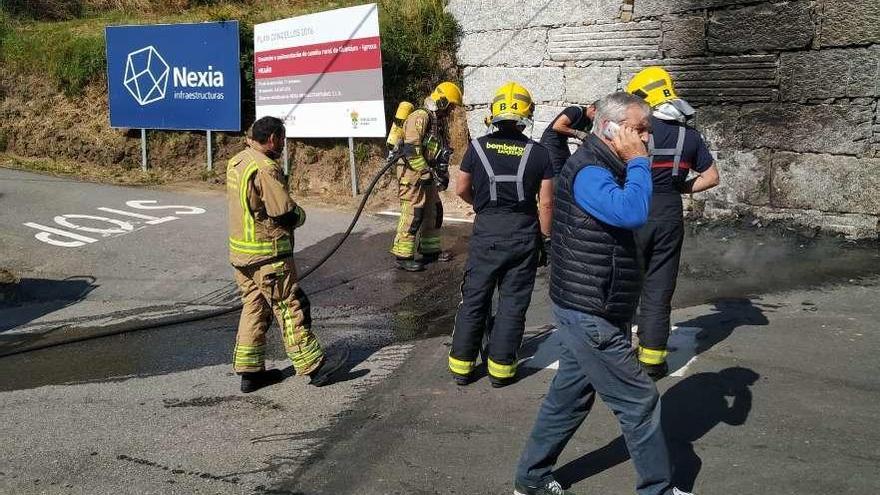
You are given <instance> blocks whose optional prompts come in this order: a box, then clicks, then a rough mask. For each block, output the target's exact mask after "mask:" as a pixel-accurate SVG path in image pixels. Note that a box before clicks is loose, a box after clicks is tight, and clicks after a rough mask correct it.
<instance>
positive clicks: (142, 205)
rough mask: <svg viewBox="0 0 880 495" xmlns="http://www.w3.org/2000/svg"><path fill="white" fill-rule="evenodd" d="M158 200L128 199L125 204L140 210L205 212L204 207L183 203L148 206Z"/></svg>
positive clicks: (197, 213) (198, 213) (194, 213)
mask: <svg viewBox="0 0 880 495" xmlns="http://www.w3.org/2000/svg"><path fill="white" fill-rule="evenodd" d="M156 203H158V201H155V200H151V199H141V200H137V201H126V202H125V205H126V206H128V207H130V208H135V209H138V210H170V209H172V208H173V209H176V210H178V211H175V212H174V214H175V215H201V214H202V213H204V212H205V209H204V208H199V207H198V206H181V205H170V206H148V205H155V204H156Z"/></svg>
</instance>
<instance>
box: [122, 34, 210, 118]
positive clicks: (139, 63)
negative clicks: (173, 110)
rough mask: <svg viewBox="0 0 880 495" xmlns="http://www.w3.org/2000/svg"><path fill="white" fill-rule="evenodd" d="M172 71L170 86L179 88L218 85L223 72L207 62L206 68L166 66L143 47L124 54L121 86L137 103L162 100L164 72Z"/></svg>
mask: <svg viewBox="0 0 880 495" xmlns="http://www.w3.org/2000/svg"><path fill="white" fill-rule="evenodd" d="M169 72H172V73H173V74H174V86H175V87H182V88H222V87H223V73H222V72H220V71H215V70H214V67H213V66H211V65H209V66H208V70H206V71H197V70H190V69H189V68H187V67H174V68H173V69H172V68H171V67H169V66H168V63H167V62H165V59H164V58H162V55H160V54H159V51H158V50H156V48H155V47H153V46H147V47H144V48H141V49H140V50H136V51H133V52H131V53H129V54H128V59H127V60H126V63H125V80H124V81H125V82H124V84H125V89H127V90H128V92H129V93H130V94H131V96H132V97H133V98H134V99H135V100H136V101H137V102H138V103H139V104H140V105H141V106H146V105H149V104H150V103H154V102H157V101H159V100H164V99H165V94H166V90H167V88H168V79H169V77H168V75H169V74H168V73H169Z"/></svg>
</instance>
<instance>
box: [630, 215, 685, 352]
mask: <svg viewBox="0 0 880 495" xmlns="http://www.w3.org/2000/svg"><path fill="white" fill-rule="evenodd" d="M683 242H684V222H683V221H682V219H681V218H678V219H658V220H653V219H652V220H649V221H648V223H647V224H645V225H644V226H643V227H642V228H641V229H639V230H638V231H636V244H637V246H638V250H639V255H640V256H641V259H642V263H643V266H644V269H645V279H644V282H643V284H642V297H641V300H640V302H639V316H638V319H637V322H638V325H639V330H638V335H639V360H640V361H641V362H643V363H645V364H663V363H665V362H666V342H667V340H669V330H670V322H669V313H670V312H671V311H672V294H673V293H674V292H675V283H676V279H677V278H678V265H679V261H680V260H681V246H682V243H683Z"/></svg>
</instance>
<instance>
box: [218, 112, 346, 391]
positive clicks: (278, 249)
mask: <svg viewBox="0 0 880 495" xmlns="http://www.w3.org/2000/svg"><path fill="white" fill-rule="evenodd" d="M284 139H285V129H284V123H283V122H282V121H281V120H280V119H277V118H275V117H263V118H261V119H259V120H257V121H256V122H254V125H253V127H252V128H251V131H250V136H249V138H248V146H247V148H245V150H244V151H242V152H240V153H238V154H237V155H235V156H234V157H233V158H232V159H231V160H229V165H228V166H227V168H226V190H227V196H228V203H229V261H230V262H231V263H232V266H233V268H234V275H235V282H236V283H237V284H238V288H239V291H240V292H241V301H242V309H241V319H240V321H239V325H238V334H237V335H236V338H235V350H234V351H233V369H234V370H235V372H236V373H238V374H239V375H241V391H242V392H244V393H249V392H253V391H255V390H257V389H260V388H262V387H265V386H267V385H271V384H273V383H276V382H279V381H281V380H282V379H283V374H282V373H281V371H280V370H277V369H273V370H266V369H265V348H266V330H267V329H268V327H269V323H270V322H271V318H272V314H273V313H274V314H275V318H276V319H277V320H278V325H279V326H280V327H281V336H282V339H283V341H284V347H285V350H286V351H287V355H288V357H289V358H290V360H291V361H292V362H293V367H294V369H295V370H296V374H297V375H304V376H306V375H307V376H309V377H310V378H311V380H310V383H311V384H312V385H316V386H321V385H326V384H328V383H329V381H330V379H331V377H332V374H333V373H334V372H335V371H336V370H338V369H339V368H341V367H342V365H343V364H344V361H345V359H344V357H341V356H339V355H336V356H333V357H328V356H325V355H324V351H323V350H322V348H321V344H320V343H319V342H318V339H317V337H315V335H314V334H313V333H312V331H311V325H312V317H311V307H310V304H309V299H308V297H306V294H305V293H304V292H303V290H302V288H301V287H299V286H298V285H297V276H296V266H295V265H294V262H293V230H294V229H296V228H298V227H300V226H302V224H303V223H304V222H305V220H306V214H305V212H304V211H303V209H302V208H301V207H300V206H299V205H297V204H296V202H295V201H294V200H293V198H292V197H291V196H290V193H289V191H288V188H287V180H286V179H285V177H284V174H283V173H282V171H281V168H280V167H279V166H278V163H277V162H276V160H277V158H278V157H279V156H280V153H281V150H282V149H283V148H284Z"/></svg>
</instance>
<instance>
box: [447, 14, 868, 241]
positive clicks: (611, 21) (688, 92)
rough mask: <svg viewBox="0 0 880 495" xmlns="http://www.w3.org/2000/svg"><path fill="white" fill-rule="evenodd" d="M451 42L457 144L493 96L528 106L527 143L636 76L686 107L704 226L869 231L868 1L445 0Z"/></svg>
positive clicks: (477, 128)
mask: <svg viewBox="0 0 880 495" xmlns="http://www.w3.org/2000/svg"><path fill="white" fill-rule="evenodd" d="M448 9H449V11H450V12H451V13H452V14H453V15H454V16H455V17H456V18H457V19H458V21H459V23H460V25H461V28H462V31H463V34H462V38H461V44H460V48H459V51H458V61H459V64H460V65H461V66H462V71H463V75H464V91H465V100H466V103H468V105H469V107H468V109H469V111H468V122H469V126H470V128H471V133H472V134H475V135H479V134H482V133H484V131H485V127H484V126H483V124H482V120H483V117H484V116H485V115H486V114H487V113H488V110H487V103H488V101H489V99H490V98H491V97H492V93H493V91H494V89H495V88H496V87H498V86H499V85H500V84H502V83H504V82H505V81H507V80H516V81H518V82H520V83H522V84H523V85H525V86H526V87H527V88H529V89H530V90H531V91H532V94H533V96H534V98H535V99H536V101H537V102H538V107H537V111H536V115H535V126H534V129H533V137H536V138H537V137H539V136H540V134H541V132H543V130H544V128H545V127H546V126H547V125H548V123H549V122H550V120H552V119H553V117H555V116H556V114H557V113H558V112H559V111H561V110H562V108H564V107H565V106H566V105H568V104H572V103H589V102H591V101H593V100H595V99H597V98H599V97H601V96H602V95H605V94H607V93H609V92H612V91H616V90H620V89H622V88H623V86H625V85H626V83H627V81H628V80H629V78H630V77H632V75H633V74H634V73H635V72H637V71H638V70H640V69H641V68H643V67H645V66H647V65H662V66H664V67H666V68H667V69H668V70H669V71H670V72H671V73H672V75H673V77H674V79H675V81H676V87H677V88H678V90H679V93H680V95H681V96H682V97H683V98H686V99H687V100H688V101H689V102H691V104H693V105H694V106H696V107H697V111H698V113H697V115H698V117H697V119H696V122H695V125H696V127H697V128H699V129H700V130H701V131H702V132H703V134H704V135H705V136H706V138H707V141H708V142H709V143H710V146H711V147H712V149H713V151H714V152H715V153H716V156H717V164H718V167H719V169H720V170H721V173H722V185H721V186H719V187H718V188H716V189H715V190H712V191H710V192H708V193H705V194H703V195H697V196H696V197H695V200H696V201H695V202H694V207H695V211H701V212H703V214H705V215H707V216H710V217H717V216H722V215H736V214H744V213H745V214H752V215H756V216H758V217H762V218H767V219H771V220H784V221H788V222H793V223H798V224H806V225H808V226H811V227H817V228H821V229H824V230H827V231H831V232H840V233H844V234H846V235H848V236H851V237H872V238H876V237H877V236H878V231H880V226H878V223H880V222H878V220H880V1H878V0H851V1H840V0H790V1H783V2H771V1H750V0H525V1H518V2H510V1H509V0H450V2H449V5H448Z"/></svg>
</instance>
